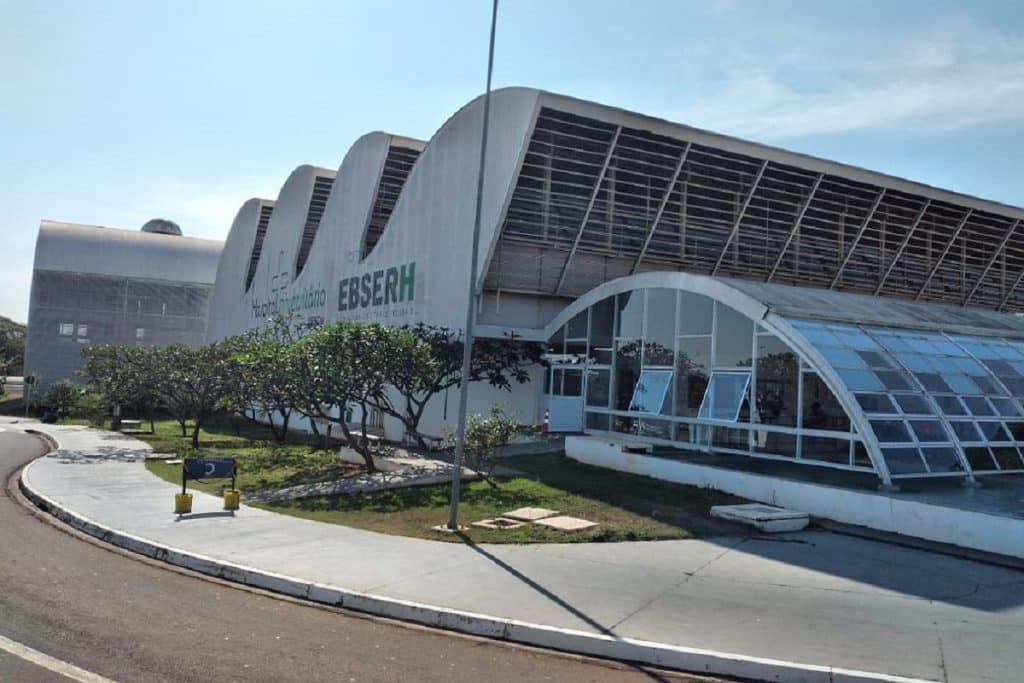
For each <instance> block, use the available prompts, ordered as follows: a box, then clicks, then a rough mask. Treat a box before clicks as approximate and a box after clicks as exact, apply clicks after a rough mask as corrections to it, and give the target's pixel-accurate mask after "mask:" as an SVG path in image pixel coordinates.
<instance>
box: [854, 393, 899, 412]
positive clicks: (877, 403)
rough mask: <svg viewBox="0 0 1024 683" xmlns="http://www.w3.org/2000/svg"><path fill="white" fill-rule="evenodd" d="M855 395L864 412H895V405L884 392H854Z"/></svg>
mask: <svg viewBox="0 0 1024 683" xmlns="http://www.w3.org/2000/svg"><path fill="white" fill-rule="evenodd" d="M855 397H856V399H857V403H859V404H860V407H861V409H862V410H863V411H864V412H865V413H895V412H896V406H894V405H893V403H892V399H891V398H889V396H887V395H886V394H855Z"/></svg>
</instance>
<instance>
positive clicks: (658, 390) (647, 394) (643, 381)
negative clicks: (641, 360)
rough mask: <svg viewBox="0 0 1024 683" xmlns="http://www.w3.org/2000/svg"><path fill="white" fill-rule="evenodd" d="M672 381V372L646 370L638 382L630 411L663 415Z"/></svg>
mask: <svg viewBox="0 0 1024 683" xmlns="http://www.w3.org/2000/svg"><path fill="white" fill-rule="evenodd" d="M671 381H672V371H671V370H644V371H643V372H641V373H640V379H638V380H637V382H636V389H634V390H633V398H632V400H631V401H630V404H629V409H630V410H635V411H639V412H642V413H661V409H662V406H663V405H664V403H665V396H666V392H667V391H668V385H669V382H671Z"/></svg>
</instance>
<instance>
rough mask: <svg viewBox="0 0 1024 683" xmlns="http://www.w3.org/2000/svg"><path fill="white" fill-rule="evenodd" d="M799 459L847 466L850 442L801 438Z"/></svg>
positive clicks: (821, 438)
mask: <svg viewBox="0 0 1024 683" xmlns="http://www.w3.org/2000/svg"><path fill="white" fill-rule="evenodd" d="M800 458H801V459H802V460H821V461H823V462H831V463H835V464H837V465H848V464H850V442H849V441H844V440H841V439H828V438H824V437H820V436H801V437H800Z"/></svg>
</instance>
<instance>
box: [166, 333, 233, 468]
mask: <svg viewBox="0 0 1024 683" xmlns="http://www.w3.org/2000/svg"><path fill="white" fill-rule="evenodd" d="M151 353H152V354H153V357H154V360H155V361H156V371H155V372H156V377H157V385H156V386H157V392H158V393H159V395H160V397H161V403H162V405H163V406H164V407H165V408H166V409H167V411H168V412H169V413H170V414H171V416H172V417H174V419H175V420H177V421H178V424H179V425H180V426H181V435H182V436H183V437H184V436H187V423H188V421H189V420H191V421H192V448H199V431H200V430H201V429H202V427H203V422H204V421H205V420H206V419H208V418H209V417H210V416H212V415H213V414H215V413H216V412H217V411H218V410H220V409H221V408H222V407H223V405H224V402H225V400H227V399H228V397H229V396H231V393H232V391H233V389H234V382H235V381H236V378H237V371H236V369H235V367H234V364H235V363H236V360H235V358H234V356H233V353H232V346H231V343H229V342H214V343H213V344H208V345H206V346H202V347H200V348H197V349H191V348H189V347H187V346H185V345H184V344H172V345H170V346H165V347H162V348H156V349H152V350H151Z"/></svg>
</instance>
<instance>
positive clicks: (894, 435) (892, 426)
mask: <svg viewBox="0 0 1024 683" xmlns="http://www.w3.org/2000/svg"><path fill="white" fill-rule="evenodd" d="M871 428H872V429H873V430H874V431H875V436H876V437H878V440H879V441H880V442H882V443H891V442H901V441H912V439H911V438H910V432H908V431H907V427H906V425H905V424H903V422H901V421H899V420H871Z"/></svg>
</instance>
